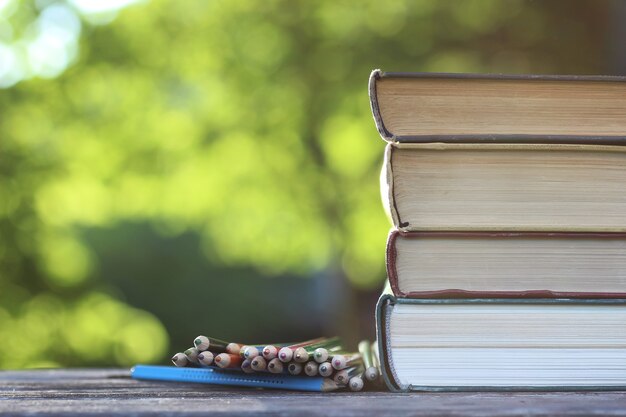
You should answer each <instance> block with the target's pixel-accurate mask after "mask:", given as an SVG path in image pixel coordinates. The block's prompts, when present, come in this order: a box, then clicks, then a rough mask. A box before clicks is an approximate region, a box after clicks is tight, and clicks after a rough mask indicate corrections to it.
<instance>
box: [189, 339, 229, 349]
mask: <svg viewBox="0 0 626 417" xmlns="http://www.w3.org/2000/svg"><path fill="white" fill-rule="evenodd" d="M193 344H194V346H195V347H196V349H198V350H199V351H201V352H203V351H205V350H211V352H213V353H222V352H226V346H228V342H225V341H223V340H220V339H215V338H214V337H207V336H203V335H200V336H198V337H196V338H195V339H194V341H193Z"/></svg>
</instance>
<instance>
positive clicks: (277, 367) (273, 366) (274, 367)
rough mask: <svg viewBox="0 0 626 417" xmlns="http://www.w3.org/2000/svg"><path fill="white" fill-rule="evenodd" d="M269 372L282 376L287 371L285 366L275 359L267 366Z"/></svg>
mask: <svg viewBox="0 0 626 417" xmlns="http://www.w3.org/2000/svg"><path fill="white" fill-rule="evenodd" d="M267 370H268V371H270V372H271V373H273V374H282V373H283V372H284V370H285V366H284V365H283V363H282V362H281V361H280V359H278V358H274V359H272V360H271V361H269V363H268V364H267Z"/></svg>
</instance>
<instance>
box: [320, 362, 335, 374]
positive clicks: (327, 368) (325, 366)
mask: <svg viewBox="0 0 626 417" xmlns="http://www.w3.org/2000/svg"><path fill="white" fill-rule="evenodd" d="M317 372H318V373H319V374H320V375H321V376H324V377H329V376H331V375H332V374H333V372H334V369H333V366H332V365H331V364H330V362H324V363H320V365H319V367H318V368H317Z"/></svg>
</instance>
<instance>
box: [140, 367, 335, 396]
mask: <svg viewBox="0 0 626 417" xmlns="http://www.w3.org/2000/svg"><path fill="white" fill-rule="evenodd" d="M130 376H131V377H132V378H135V379H149V380H156V381H176V382H195V383H199V384H213V385H229V386H236V387H254V388H274V389H287V390H296V391H318V392H320V391H321V392H324V391H334V390H336V389H339V388H343V387H344V385H340V384H337V383H336V382H335V381H333V380H332V379H330V378H322V377H303V376H294V375H285V374H270V373H256V374H245V373H243V372H239V371H224V370H219V369H213V368H176V367H172V366H153V365H135V366H134V367H133V368H132V369H131V370H130Z"/></svg>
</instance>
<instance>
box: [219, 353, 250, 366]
mask: <svg viewBox="0 0 626 417" xmlns="http://www.w3.org/2000/svg"><path fill="white" fill-rule="evenodd" d="M241 362H243V358H242V357H241V356H239V355H233V354H232V353H220V354H219V355H217V356H216V357H215V358H214V359H213V363H215V364H216V365H217V366H219V367H220V368H222V369H232V368H240V367H241Z"/></svg>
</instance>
